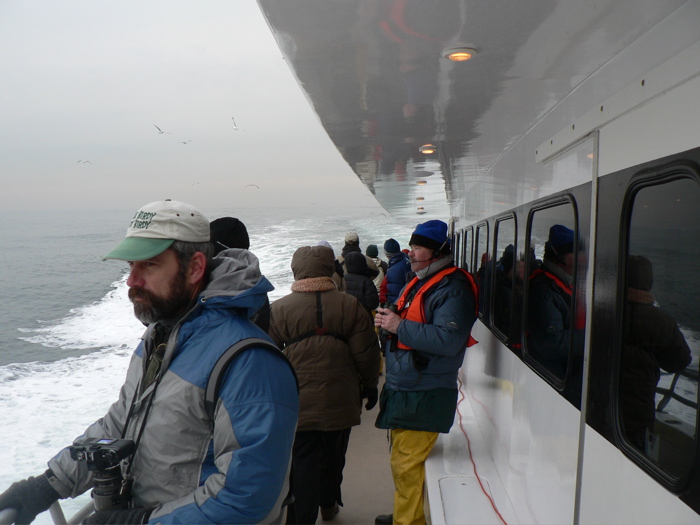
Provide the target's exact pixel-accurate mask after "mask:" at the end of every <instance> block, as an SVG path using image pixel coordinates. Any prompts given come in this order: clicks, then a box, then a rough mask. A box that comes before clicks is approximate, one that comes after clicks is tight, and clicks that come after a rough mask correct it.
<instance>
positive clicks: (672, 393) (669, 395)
mask: <svg viewBox="0 0 700 525" xmlns="http://www.w3.org/2000/svg"><path fill="white" fill-rule="evenodd" d="M681 377H685V378H686V379H690V380H691V381H694V382H695V384H698V371H697V370H688V369H687V368H686V369H685V370H682V371H680V372H676V373H675V374H674V376H673V381H671V385H670V386H669V387H668V388H662V387H657V388H656V392H657V393H659V394H662V395H663V397H662V398H661V400H660V401H659V403H658V404H657V405H656V411H657V412H663V411H664V409H665V408H666V405H668V404H669V402H670V401H671V399H674V400H676V401H678V402H679V403H681V404H683V405H685V406H687V407H690V408H694V409H695V410H697V409H698V403H697V401H692V400H690V399H687V398H685V397H683V396H682V395H681V394H677V393H676V385H677V384H678V379H679V378H681Z"/></svg>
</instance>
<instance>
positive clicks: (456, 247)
mask: <svg viewBox="0 0 700 525" xmlns="http://www.w3.org/2000/svg"><path fill="white" fill-rule="evenodd" d="M452 260H453V261H454V263H455V266H459V264H460V262H461V260H462V232H455V234H454V235H453V236H452Z"/></svg>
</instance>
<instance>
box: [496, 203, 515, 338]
mask: <svg viewBox="0 0 700 525" xmlns="http://www.w3.org/2000/svg"><path fill="white" fill-rule="evenodd" d="M495 233H496V235H495V236H496V239H495V244H496V265H495V273H494V292H493V324H494V326H495V327H496V328H497V329H498V331H500V332H501V334H503V335H504V336H505V337H507V338H509V339H510V337H509V336H510V333H511V317H512V314H513V297H514V289H513V285H514V283H515V278H514V277H515V259H516V254H515V219H514V218H513V217H509V218H506V219H501V220H498V221H497V222H496V232H495Z"/></svg>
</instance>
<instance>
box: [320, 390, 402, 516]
mask: <svg viewBox="0 0 700 525" xmlns="http://www.w3.org/2000/svg"><path fill="white" fill-rule="evenodd" d="M382 383H383V377H382V378H380V385H379V388H380V390H381V387H382ZM378 413H379V406H378V405H377V406H376V407H374V408H373V409H372V410H369V411H367V410H364V408H363V412H362V424H361V425H359V426H356V427H353V429H352V432H350V444H349V445H348V452H347V454H346V457H345V459H346V461H345V469H344V470H343V485H342V491H343V503H344V506H343V507H341V508H340V512H339V513H338V515H337V516H336V517H335V518H333V520H331V521H323V520H322V519H321V513H320V512H319V515H318V519H317V520H316V523H328V524H329V525H372V524H373V523H374V518H375V517H376V516H377V515H379V514H389V513H391V511H392V508H393V501H394V481H393V480H392V478H391V468H390V466H389V442H388V441H387V433H386V430H380V429H378V428H376V427H375V426H374V421H375V420H376V419H377V414H378Z"/></svg>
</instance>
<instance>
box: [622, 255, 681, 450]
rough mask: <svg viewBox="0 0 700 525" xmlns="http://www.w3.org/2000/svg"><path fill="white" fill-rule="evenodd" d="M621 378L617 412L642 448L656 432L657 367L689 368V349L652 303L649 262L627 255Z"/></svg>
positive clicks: (671, 322)
mask: <svg viewBox="0 0 700 525" xmlns="http://www.w3.org/2000/svg"><path fill="white" fill-rule="evenodd" d="M627 268H628V270H627V303H626V307H625V324H624V327H625V328H624V347H623V349H622V362H621V375H620V409H621V413H622V423H623V425H624V429H625V433H626V434H627V437H628V439H629V440H630V441H631V442H632V443H633V444H634V446H636V447H637V448H639V449H641V450H645V445H646V442H647V440H646V437H647V435H648V434H652V435H653V433H654V422H655V421H656V408H655V405H654V400H655V395H656V385H657V383H658V382H659V378H660V377H661V374H660V369H663V370H665V371H666V372H671V373H675V372H680V371H681V370H683V369H684V368H685V367H687V366H688V365H689V364H690V361H691V359H692V357H691V355H690V348H689V347H688V343H687V342H686V340H685V337H683V334H682V333H681V331H680V329H679V328H678V324H677V323H676V320H675V319H674V318H673V317H671V316H670V315H668V314H667V313H666V312H664V311H663V310H662V309H661V308H660V307H659V306H657V305H656V301H655V299H654V296H653V295H652V293H651V287H652V284H653V282H654V276H653V269H652V265H651V261H649V259H647V258H646V257H643V256H641V255H630V256H629V259H628V263H627Z"/></svg>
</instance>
